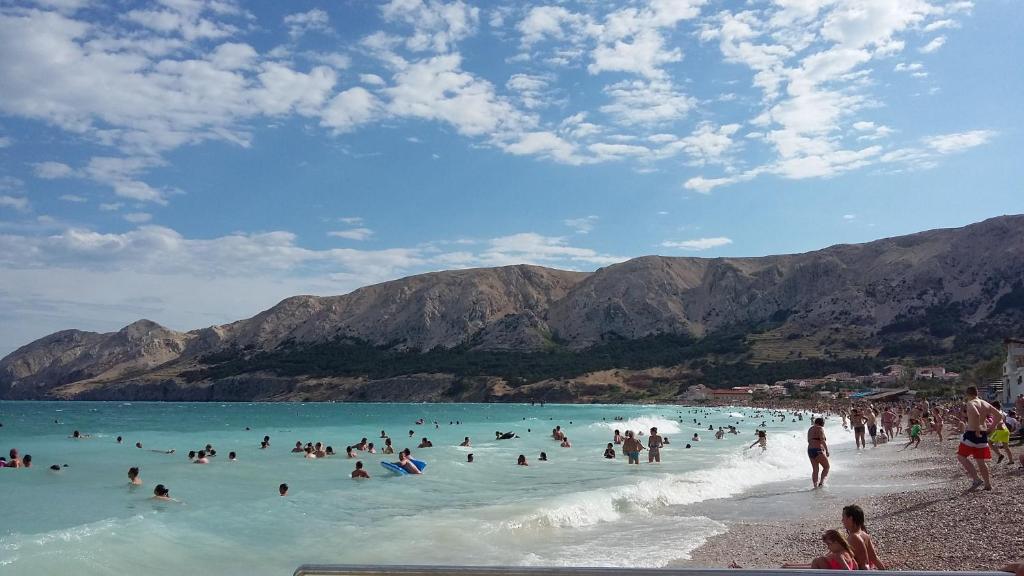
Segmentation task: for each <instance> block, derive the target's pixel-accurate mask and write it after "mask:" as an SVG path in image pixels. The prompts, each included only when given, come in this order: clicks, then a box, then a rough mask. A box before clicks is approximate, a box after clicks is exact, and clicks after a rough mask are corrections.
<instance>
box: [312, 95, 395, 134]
mask: <svg viewBox="0 0 1024 576" xmlns="http://www.w3.org/2000/svg"><path fill="white" fill-rule="evenodd" d="M380 113H381V104H380V102H379V101H378V99H377V97H376V96H374V95H373V94H372V93H371V92H370V91H368V90H367V89H365V88H363V87H361V86H356V87H354V88H349V89H348V90H345V91H344V92H341V93H340V94H338V95H337V96H335V97H334V98H332V99H331V101H330V102H329V103H328V104H327V106H326V107H325V108H324V111H323V113H322V115H321V119H320V124H321V125H322V126H327V127H329V128H332V129H334V131H335V132H349V131H351V130H354V129H355V128H356V127H358V126H360V125H362V124H365V123H367V122H370V121H371V120H373V119H374V117H376V116H377V115H379V114H380Z"/></svg>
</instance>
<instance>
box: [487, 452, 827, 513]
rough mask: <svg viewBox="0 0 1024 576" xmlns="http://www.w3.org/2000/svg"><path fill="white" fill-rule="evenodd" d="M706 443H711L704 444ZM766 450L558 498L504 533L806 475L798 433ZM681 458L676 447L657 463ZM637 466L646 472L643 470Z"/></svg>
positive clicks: (644, 508)
mask: <svg viewBox="0 0 1024 576" xmlns="http://www.w3.org/2000/svg"><path fill="white" fill-rule="evenodd" d="M705 442H708V443H711V442H715V441H714V440H707V441H705ZM768 446H769V449H768V450H767V451H761V450H760V449H758V448H756V447H755V448H754V449H749V450H739V451H737V452H734V453H731V454H728V455H726V456H724V458H723V460H722V462H721V463H720V464H719V465H717V466H714V467H712V468H708V469H704V470H695V471H691V472H686V473H682V474H665V475H661V476H659V477H656V478H645V479H642V480H637V481H633V482H629V483H627V484H623V485H620V486H615V487H612V488H603V489H597V490H588V491H583V492H577V493H575V494H569V495H565V496H561V497H558V498H556V499H553V500H552V501H547V502H544V503H542V505H541V506H540V507H539V509H538V510H537V511H535V512H532V513H530V514H528V515H526V516H525V517H520V518H517V519H513V520H510V521H508V522H507V523H506V527H507V528H511V529H518V528H527V529H528V528H543V527H553V528H565V527H573V528H580V527H585V526H593V525H596V524H600V523H603V522H614V521H617V520H619V519H621V518H622V517H623V516H624V515H625V514H628V513H640V514H650V513H652V512H655V511H656V510H658V509H659V508H664V507H667V506H680V505H687V504H694V503H697V502H703V501H705V500H712V499H716V498H727V497H730V496H734V495H736V494H739V493H741V492H744V491H746V490H749V489H750V488H753V487H755V486H757V485H760V484H766V483H769V482H778V481H783V480H791V479H795V478H799V477H801V476H802V475H806V474H807V471H808V468H807V456H806V448H807V442H806V440H805V439H804V438H803V434H802V433H800V432H789V433H780V434H775V435H772V436H771V437H769V441H768ZM676 454H679V455H680V457H681V456H682V454H686V453H685V452H684V451H682V450H680V449H679V448H678V447H677V446H674V447H673V450H672V451H671V452H668V451H666V452H663V453H662V456H663V458H666V459H667V458H672V457H673V456H674V455H676ZM641 466H647V465H646V464H643V465H641Z"/></svg>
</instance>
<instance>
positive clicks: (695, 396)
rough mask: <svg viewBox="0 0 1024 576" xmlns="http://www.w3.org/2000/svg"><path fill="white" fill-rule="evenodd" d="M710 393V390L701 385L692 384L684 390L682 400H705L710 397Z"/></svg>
mask: <svg viewBox="0 0 1024 576" xmlns="http://www.w3.org/2000/svg"><path fill="white" fill-rule="evenodd" d="M710 391H711V389H710V388H708V387H707V386H705V385H703V384H694V385H693V386H690V387H689V388H687V389H686V393H685V394H683V399H684V400H690V401H696V400H707V399H709V398H710V397H711V394H710Z"/></svg>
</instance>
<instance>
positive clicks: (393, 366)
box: [183, 331, 748, 385]
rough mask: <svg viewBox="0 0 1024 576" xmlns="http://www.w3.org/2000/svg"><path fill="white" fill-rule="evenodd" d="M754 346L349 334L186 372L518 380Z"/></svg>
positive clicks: (202, 375)
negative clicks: (530, 346) (495, 344)
mask: <svg viewBox="0 0 1024 576" xmlns="http://www.w3.org/2000/svg"><path fill="white" fill-rule="evenodd" d="M747 350H748V346H747V344H746V341H745V336H744V334H743V333H741V332H738V331H737V332H730V333H722V334H716V335H713V336H709V337H706V338H701V339H699V340H698V339H695V338H692V337H690V336H685V335H678V334H663V335H658V336H649V337H646V338H640V339H637V340H621V339H616V340H611V341H609V342H605V343H602V344H598V345H596V346H592V347H590V348H587V349H585V350H580V351H573V350H569V349H568V348H565V347H561V346H557V347H552V348H551V349H549V350H546V351H542V352H499V351H474V350H467V349H465V348H451V349H440V348H439V349H434V350H430V351H427V352H419V351H416V350H393V349H390V348H388V347H383V346H374V345H372V344H369V343H367V342H363V341H359V340H353V339H346V340H338V341H332V342H326V343H322V344H313V345H305V346H303V345H298V344H288V345H284V346H282V347H280V348H278V349H277V350H273V351H270V352H259V353H253V354H246V353H244V352H241V351H227V352H223V353H219V354H216V355H211V356H207V357H205V358H203V359H202V361H203V363H206V364H210V365H211V366H210V367H209V368H206V369H202V370H194V371H191V372H186V373H185V374H183V376H185V378H186V379H188V380H190V381H195V380H206V379H210V380H216V379H220V378H225V377H229V376H235V375H238V374H245V373H252V372H269V373H272V374H276V375H278V376H367V377H369V378H373V379H377V378H389V377H393V376H400V375H403V374H417V373H448V374H454V375H457V376H498V377H501V378H504V379H505V380H506V381H507V382H509V383H510V384H512V385H519V384H525V383H528V382H536V381H539V380H545V379H549V378H571V377H573V376H578V375H580V374H585V373H588V372H595V371H599V370H608V369H612V368H622V369H643V368H651V367H654V366H677V365H679V364H683V363H685V362H687V361H690V360H694V359H698V358H705V357H714V356H730V357H736V356H738V355H741V354H744V353H746V352H747Z"/></svg>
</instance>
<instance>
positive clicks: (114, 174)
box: [81, 156, 169, 205]
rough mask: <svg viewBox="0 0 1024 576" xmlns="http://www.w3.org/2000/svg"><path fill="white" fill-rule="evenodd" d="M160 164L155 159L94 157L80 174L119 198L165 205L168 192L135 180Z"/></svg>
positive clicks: (161, 162)
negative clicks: (105, 186) (103, 185)
mask: <svg viewBox="0 0 1024 576" xmlns="http://www.w3.org/2000/svg"><path fill="white" fill-rule="evenodd" d="M162 164H163V161H161V160H159V159H157V158H143V157H134V158H128V157H112V156H94V157H93V158H91V159H90V160H89V163H88V164H87V165H86V167H85V168H84V169H82V170H81V174H82V176H83V177H85V178H89V179H91V180H93V181H95V182H98V183H100V184H106V185H108V186H110V187H111V188H112V189H113V190H114V194H115V195H117V196H120V197H121V198H127V199H129V200H138V201H142V202H154V203H156V204H162V205H166V204H167V194H168V193H169V191H167V190H160V189H156V188H153V187H152V186H150V185H149V184H147V183H145V182H143V181H142V180H139V179H138V178H137V175H138V174H140V173H141V172H143V171H145V170H147V169H149V168H151V167H153V166H159V165H162Z"/></svg>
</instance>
